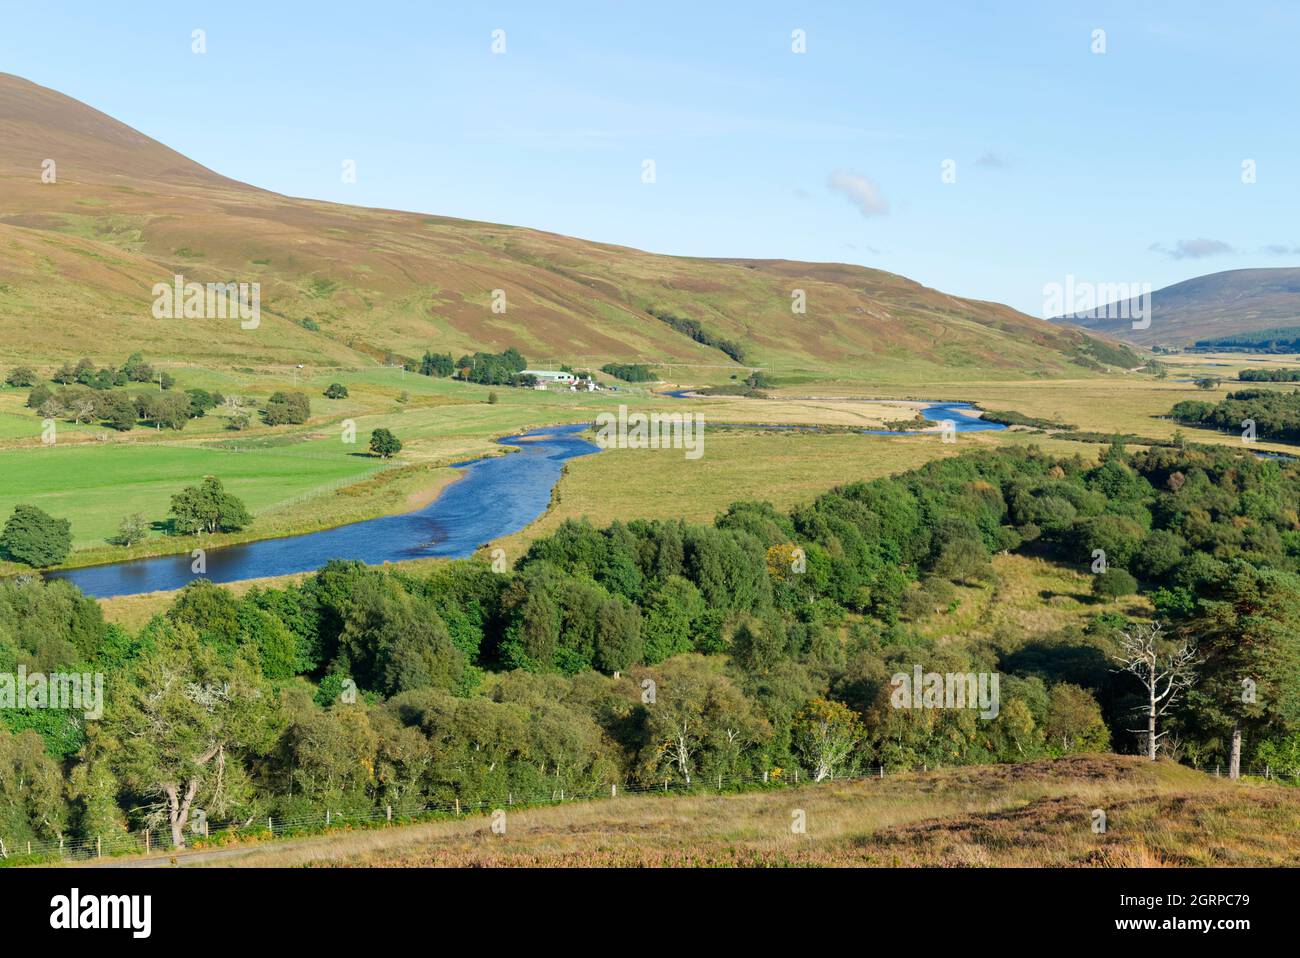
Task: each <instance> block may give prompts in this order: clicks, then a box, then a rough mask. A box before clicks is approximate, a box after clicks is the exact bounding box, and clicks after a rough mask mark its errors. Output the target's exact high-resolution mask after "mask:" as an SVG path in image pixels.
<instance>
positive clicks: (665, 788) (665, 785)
mask: <svg viewBox="0 0 1300 958" xmlns="http://www.w3.org/2000/svg"><path fill="white" fill-rule="evenodd" d="M667 793H668V779H666V778H665V779H664V794H665V795H666V794H667Z"/></svg>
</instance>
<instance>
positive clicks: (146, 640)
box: [0, 447, 1300, 840]
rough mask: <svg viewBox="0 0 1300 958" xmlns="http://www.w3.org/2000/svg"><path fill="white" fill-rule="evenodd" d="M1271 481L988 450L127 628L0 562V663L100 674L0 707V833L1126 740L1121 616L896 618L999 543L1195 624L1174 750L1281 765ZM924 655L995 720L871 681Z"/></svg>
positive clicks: (1293, 518) (1292, 552) (1295, 726)
mask: <svg viewBox="0 0 1300 958" xmlns="http://www.w3.org/2000/svg"><path fill="white" fill-rule="evenodd" d="M1297 501H1300V473H1298V472H1297V470H1296V469H1295V468H1294V467H1290V466H1285V467H1284V466H1281V465H1279V464H1278V463H1275V462H1264V461H1257V460H1255V459H1254V458H1252V457H1248V456H1243V455H1240V454H1233V453H1232V452H1230V451H1228V450H1224V449H1205V448H1198V447H1194V448H1177V447H1171V448H1159V449H1149V450H1143V451H1139V452H1133V453H1130V452H1127V451H1125V450H1123V449H1122V448H1120V447H1114V448H1111V449H1108V450H1107V451H1106V454H1105V456H1104V457H1103V461H1102V462H1101V463H1099V464H1093V463H1087V462H1084V461H1082V460H1080V459H1078V458H1073V459H1059V458H1054V457H1051V456H1048V455H1046V454H1044V453H1042V452H1041V451H1038V450H1036V449H1032V448H1031V449H1016V450H1012V449H1004V450H998V451H983V452H975V453H967V454H963V455H961V456H958V457H953V458H951V459H947V460H943V461H938V462H933V463H930V464H928V465H926V466H924V467H921V468H920V469H917V470H914V471H911V472H908V473H904V474H902V475H899V476H895V477H891V478H888V479H879V480H874V481H871V482H857V483H850V484H848V485H845V486H843V487H840V488H838V489H835V490H833V491H831V492H828V493H826V494H824V495H822V496H819V497H817V498H816V499H815V500H813V501H811V502H809V503H805V504H803V505H800V506H797V507H796V508H794V509H792V510H789V511H788V512H787V511H781V510H777V509H775V508H773V507H772V506H771V505H768V504H766V503H762V502H753V501H745V502H738V503H735V504H733V505H732V506H731V507H730V508H729V509H728V510H727V511H726V512H724V513H723V514H721V515H719V516H718V517H717V519H716V520H715V521H714V522H713V523H712V524H708V525H703V524H693V523H686V522H682V521H677V520H634V521H630V522H626V523H612V524H610V525H608V526H605V527H603V528H597V527H595V526H593V525H591V524H590V523H587V522H585V521H569V522H566V523H564V524H563V525H562V526H561V527H560V528H559V529H557V531H556V532H555V533H554V534H552V535H550V536H547V537H545V538H543V539H539V540H537V541H536V542H534V543H533V545H532V546H531V547H530V548H529V550H528V552H527V553H526V554H525V555H523V556H521V557H520V558H519V560H518V561H517V562H516V563H515V564H514V567H513V568H511V569H508V570H504V571H494V569H493V568H492V567H490V566H488V565H487V564H485V563H482V562H479V561H469V560H464V561H455V562H449V563H447V564H446V565H443V566H440V567H438V568H437V569H436V570H434V571H433V572H422V573H414V572H407V571H396V570H384V569H378V568H367V567H365V566H362V565H360V564H358V563H354V562H342V561H334V562H331V563H329V564H328V565H327V566H325V567H324V568H323V569H321V570H320V571H319V572H318V573H316V574H315V575H313V576H311V577H309V578H307V579H306V580H304V581H303V582H302V583H301V584H297V585H291V586H288V587H285V588H254V589H251V590H249V591H248V592H246V593H245V594H244V595H242V596H238V597H237V596H235V595H234V594H233V593H232V592H230V591H229V590H227V589H223V588H220V587H217V586H214V585H212V584H211V583H208V582H206V581H204V580H198V581H196V582H194V583H192V584H191V585H190V586H188V587H186V588H185V589H184V590H182V591H181V592H180V593H178V595H177V597H176V598H175V600H174V601H173V603H172V604H171V606H170V608H169V609H168V610H167V611H166V612H165V613H163V614H160V615H158V616H157V617H155V618H154V619H153V620H152V621H151V622H149V623H148V624H147V625H146V626H145V627H144V628H143V629H141V630H140V631H139V632H138V633H131V632H129V631H127V630H124V629H121V628H120V627H117V626H113V625H107V624H105V623H104V621H103V619H102V615H101V614H100V611H99V607H98V605H97V604H96V603H94V602H93V601H91V600H89V599H86V598H85V597H83V596H81V595H80V594H79V593H77V591H76V590H75V589H74V588H72V587H71V586H69V585H68V584H66V583H62V582H53V583H49V584H44V583H41V582H39V581H26V582H11V583H6V584H4V585H0V672H3V671H5V670H13V669H15V668H17V666H18V665H20V664H22V665H24V666H25V667H26V668H27V669H28V670H43V671H46V672H52V671H57V670H59V669H73V668H84V669H88V670H92V671H94V670H98V671H101V672H103V673H104V674H105V675H106V692H105V698H106V701H105V710H104V717H103V718H102V719H101V720H99V721H95V722H83V721H80V720H79V718H78V717H77V716H76V715H75V714H68V713H62V712H53V711H49V710H45V711H41V710H35V709H29V710H17V709H7V710H3V716H2V718H3V722H4V724H5V725H6V726H7V728H8V732H7V733H6V734H4V735H0V769H4V773H3V774H0V783H4V784H0V793H3V795H2V796H0V799H2V800H0V834H4V835H6V836H8V835H13V836H14V840H18V839H21V838H22V837H23V836H24V835H30V836H32V837H45V838H48V837H51V836H52V835H53V834H54V833H55V832H64V831H66V832H69V833H71V834H75V835H94V834H99V833H101V832H102V831H103V830H104V829H122V828H126V827H127V826H128V825H134V826H136V827H138V826H139V825H141V824H145V823H150V824H152V825H155V826H167V827H170V828H172V829H173V830H181V829H183V828H184V826H185V824H186V823H187V821H188V819H189V816H190V815H191V814H192V813H193V811H194V809H203V810H204V811H205V813H206V814H208V815H210V816H213V817H214V818H215V817H217V816H220V817H222V818H238V819H240V820H243V819H245V818H262V817H265V816H266V815H268V814H274V815H276V816H283V817H292V816H295V815H301V814H308V813H316V812H319V810H320V809H321V808H322V807H331V808H333V809H334V810H335V811H337V812H340V813H346V812H348V811H349V810H352V811H362V810H371V809H374V808H376V807H382V806H383V805H392V806H394V807H397V808H407V807H414V806H415V805H418V804H421V803H425V802H432V801H450V800H453V799H457V800H460V801H461V802H464V803H468V804H473V803H477V802H482V801H487V802H499V801H503V800H505V798H506V796H508V795H514V796H517V797H525V796H534V797H536V796H541V795H545V794H551V793H553V792H554V791H555V790H558V789H566V790H568V791H569V792H570V793H573V792H576V791H579V790H581V789H583V788H585V787H588V786H591V785H593V784H595V783H602V782H609V781H630V782H638V783H647V784H648V783H658V782H663V781H665V780H670V781H672V782H674V783H677V784H679V785H683V786H686V785H692V784H697V783H700V782H702V781H708V780H711V779H713V778H714V777H715V776H717V775H723V776H725V777H728V778H731V777H738V776H746V775H758V774H761V773H763V772H766V773H769V774H776V775H793V772H794V770H795V769H798V770H799V771H800V773H801V777H802V776H806V777H812V778H818V777H831V776H838V775H845V774H850V773H852V772H853V771H854V770H855V769H859V768H861V767H863V766H864V765H865V764H867V763H870V764H873V765H874V764H883V765H886V766H912V765H919V764H922V763H923V762H924V763H928V764H931V765H945V764H957V763H970V762H1000V761H1019V760H1023V759H1027V758H1033V757H1037V756H1046V755H1059V754H1064V753H1069V752H1074V751H1087V750H1098V749H1105V748H1109V747H1115V748H1118V749H1121V750H1125V751H1134V750H1140V751H1146V750H1147V746H1148V745H1149V742H1147V741H1146V740H1145V739H1144V738H1143V737H1142V735H1141V734H1139V735H1135V734H1134V733H1133V732H1132V731H1131V730H1132V729H1134V728H1135V727H1142V726H1143V725H1144V722H1143V721H1140V720H1139V718H1136V717H1135V716H1138V717H1140V716H1141V715H1142V714H1144V713H1143V712H1142V709H1143V708H1144V707H1145V702H1146V696H1145V691H1144V688H1143V685H1142V683H1141V682H1140V681H1138V680H1137V678H1135V676H1134V674H1133V673H1127V672H1125V671H1123V670H1122V669H1119V668H1118V666H1117V662H1118V661H1119V660H1120V659H1121V658H1122V656H1123V653H1124V649H1125V648H1127V647H1132V646H1133V644H1134V642H1133V637H1134V635H1135V634H1138V633H1137V631H1136V630H1137V627H1138V626H1139V625H1141V623H1138V622H1135V621H1131V620H1129V619H1128V618H1126V616H1124V615H1122V614H1118V613H1114V612H1111V613H1105V614H1096V615H1093V616H1092V617H1090V618H1089V619H1088V620H1087V621H1086V622H1084V623H1082V624H1080V625H1077V626H1070V627H1067V628H1064V629H1060V630H1055V631H1049V632H1044V633H1040V634H1023V633H1021V632H1019V631H1014V632H1012V631H1007V632H997V633H995V634H993V635H991V636H989V637H985V638H978V639H976V638H969V639H968V640H967V641H966V642H964V643H955V642H940V641H936V640H935V639H933V638H931V637H930V635H931V632H929V631H927V630H925V629H923V628H921V627H920V623H922V622H923V621H925V620H927V619H928V618H929V617H931V616H933V615H935V614H936V610H939V611H940V614H941V613H942V611H951V610H953V609H955V608H956V607H957V605H956V604H957V603H959V602H960V599H959V597H958V593H957V586H958V585H962V584H974V583H980V582H992V581H994V580H996V577H997V575H998V573H997V572H996V570H995V568H994V564H993V562H992V558H993V556H994V555H996V554H997V553H1000V552H1008V551H1015V552H1022V553H1026V554H1031V555H1035V556H1040V557H1044V558H1048V559H1051V560H1052V561H1055V562H1059V563H1062V564H1065V565H1068V566H1071V567H1074V568H1079V569H1084V570H1086V569H1089V568H1092V569H1094V570H1096V569H1097V568H1098V565H1097V563H1098V557H1099V556H1100V557H1101V560H1102V566H1104V567H1105V568H1106V569H1107V570H1111V569H1118V570H1124V571H1125V572H1126V574H1127V575H1129V577H1130V578H1131V579H1132V581H1133V587H1134V588H1140V589H1141V590H1143V591H1144V592H1145V593H1146V594H1147V595H1148V596H1149V597H1150V599H1151V601H1152V603H1153V605H1154V606H1155V609H1156V614H1157V619H1158V621H1160V622H1161V623H1162V624H1164V625H1165V626H1166V628H1167V630H1168V639H1169V641H1170V642H1171V643H1174V644H1175V645H1177V646H1181V645H1189V646H1191V647H1193V648H1194V649H1195V656H1194V659H1195V667H1194V674H1193V675H1192V678H1191V680H1190V681H1189V683H1188V684H1187V686H1186V691H1185V693H1184V694H1183V695H1182V696H1181V697H1180V698H1179V700H1178V702H1177V704H1176V706H1175V707H1174V708H1173V709H1171V710H1169V711H1168V712H1166V713H1162V714H1161V715H1160V716H1159V719H1160V734H1161V735H1162V736H1163V737H1162V742H1163V743H1164V745H1165V746H1166V748H1167V749H1168V750H1170V751H1171V752H1172V753H1173V754H1175V755H1176V756H1177V757H1180V758H1183V759H1184V760H1188V761H1192V762H1195V763H1197V764H1201V763H1204V762H1205V761H1211V760H1218V759H1223V760H1225V762H1226V760H1227V759H1228V758H1229V755H1230V752H1231V751H1232V749H1233V748H1234V743H1237V747H1239V748H1240V749H1241V750H1242V751H1241V754H1243V755H1244V759H1245V761H1246V762H1247V763H1248V764H1249V763H1251V762H1255V763H1262V762H1268V763H1270V764H1271V765H1272V766H1273V767H1274V768H1275V769H1276V770H1277V771H1278V772H1279V773H1280V774H1292V775H1300V578H1298V577H1297V572H1298V571H1300V570H1298V568H1297V566H1298V564H1300V519H1297V514H1296V502H1297ZM1099 577H1100V573H1099ZM1140 637H1141V636H1140V635H1139V638H1140ZM1163 641H1164V640H1163V639H1161V642H1162V643H1163ZM1158 651H1159V653H1160V654H1161V655H1165V654H1166V652H1167V649H1166V647H1165V646H1164V645H1163V644H1161V645H1160V646H1159V647H1158ZM917 666H920V667H922V668H923V669H924V670H925V671H926V672H935V673H943V674H949V673H994V672H996V673H998V674H999V675H1000V676H1001V704H1000V709H999V710H998V712H997V714H996V716H995V717H992V718H990V719H986V718H981V717H980V715H979V714H978V713H977V712H975V711H974V710H971V709H963V708H923V709H911V708H899V707H897V705H896V701H895V699H894V688H893V686H894V683H893V676H895V675H897V674H899V673H904V674H907V673H911V672H912V670H913V669H914V668H915V667H917ZM1244 680H1249V682H1250V683H1251V685H1250V691H1251V694H1250V696H1249V700H1247V699H1246V698H1243V695H1242V689H1243V685H1242V683H1243V681H1244ZM6 762H7V763H9V764H8V765H5V764H3V763H6ZM1288 763H1289V764H1288ZM1288 770H1289V771H1288ZM11 772H12V773H11ZM15 783H21V784H15ZM37 783H39V784H37Z"/></svg>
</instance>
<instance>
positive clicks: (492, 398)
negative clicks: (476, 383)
mask: <svg viewBox="0 0 1300 958" xmlns="http://www.w3.org/2000/svg"><path fill="white" fill-rule="evenodd" d="M500 401H501V397H500V396H498V395H497V394H496V390H492V391H491V392H489V393H488V403H489V404H491V405H493V406H495V405H496V404H497V403H499V402H500Z"/></svg>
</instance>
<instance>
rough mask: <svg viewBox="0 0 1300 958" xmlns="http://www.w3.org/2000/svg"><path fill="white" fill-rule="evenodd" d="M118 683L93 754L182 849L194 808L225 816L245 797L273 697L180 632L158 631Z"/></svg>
mask: <svg viewBox="0 0 1300 958" xmlns="http://www.w3.org/2000/svg"><path fill="white" fill-rule="evenodd" d="M117 685H118V688H119V691H118V692H117V693H116V694H114V695H112V696H110V697H109V699H108V703H107V707H106V709H105V714H104V720H103V722H102V723H99V725H100V726H101V727H97V728H96V729H95V731H94V736H93V751H94V752H96V753H100V754H102V755H104V756H106V757H107V760H108V761H109V763H110V767H111V768H112V771H113V772H114V774H116V776H117V777H118V778H119V779H120V781H121V782H122V784H124V785H125V786H127V787H128V788H129V789H131V790H132V791H135V792H136V793H138V794H140V795H142V796H144V797H145V798H146V799H150V800H151V803H150V804H149V805H148V806H147V808H148V809H149V812H150V818H151V819H154V820H158V821H160V822H166V824H167V825H168V827H169V828H170V830H171V837H172V843H173V845H174V846H176V847H177V848H183V847H184V845H185V826H186V824H187V823H188V822H189V820H190V816H191V814H192V813H193V812H194V810H195V809H196V808H202V809H204V811H205V812H207V813H210V814H213V815H217V814H224V813H226V812H228V811H229V810H230V809H231V808H232V807H238V806H239V805H240V803H241V801H242V800H243V799H244V793H246V792H247V791H248V790H249V787H250V786H249V784H248V771H247V763H248V762H249V761H250V759H251V758H252V757H254V756H257V755H259V754H265V753H266V752H267V751H269V749H270V747H271V745H272V744H273V742H274V740H275V736H276V732H277V726H278V713H277V710H276V706H275V701H276V698H275V696H274V695H273V694H272V693H271V689H270V688H269V687H267V686H266V684H265V681H264V680H263V679H262V678H261V676H260V675H258V674H257V671H256V669H254V668H253V667H252V665H251V664H250V663H248V662H247V661H245V660H244V659H242V658H239V657H236V658H235V659H234V661H233V662H230V663H227V662H225V661H223V659H222V657H221V656H220V655H218V653H217V651H216V650H215V649H213V648H211V647H209V646H206V645H204V644H203V643H201V642H200V641H199V640H198V637H197V636H196V635H195V634H194V632H193V631H192V630H190V629H188V628H186V627H183V626H180V627H170V628H168V629H166V630H164V631H163V633H162V634H161V635H160V636H159V637H158V638H157V639H156V644H155V646H154V648H152V649H150V650H149V651H147V652H146V653H145V654H144V655H142V656H141V657H140V658H139V659H137V660H136V661H135V662H134V663H133V664H132V666H131V667H130V668H129V669H128V670H127V671H126V672H125V674H123V675H121V676H119V677H118V679H117Z"/></svg>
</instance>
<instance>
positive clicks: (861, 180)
mask: <svg viewBox="0 0 1300 958" xmlns="http://www.w3.org/2000/svg"><path fill="white" fill-rule="evenodd" d="M826 185H827V186H829V187H830V188H831V189H832V190H834V191H835V192H836V193H839V194H841V195H843V196H844V197H846V198H847V199H848V200H849V202H850V203H852V204H853V205H854V206H856V207H857V208H858V212H860V213H861V214H862V215H863V216H884V215H885V214H886V213H888V212H889V202H888V201H887V200H886V199H885V198H884V197H883V196H881V195H880V187H878V186H876V184H875V183H873V182H872V181H871V180H870V179H868V178H867V177H865V176H863V175H862V174H861V173H853V172H851V171H849V170H836V171H835V172H834V173H832V174H831V175H830V177H829V178H828V179H827V180H826Z"/></svg>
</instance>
